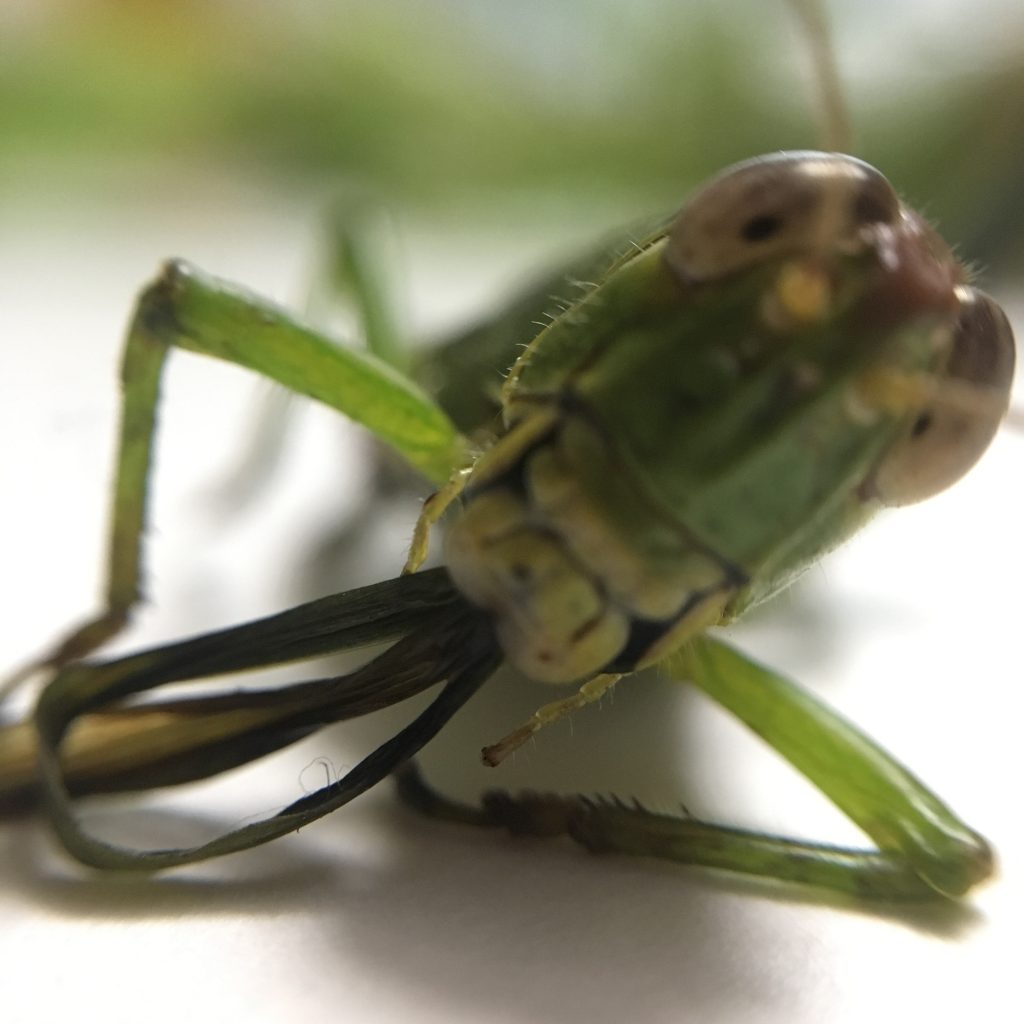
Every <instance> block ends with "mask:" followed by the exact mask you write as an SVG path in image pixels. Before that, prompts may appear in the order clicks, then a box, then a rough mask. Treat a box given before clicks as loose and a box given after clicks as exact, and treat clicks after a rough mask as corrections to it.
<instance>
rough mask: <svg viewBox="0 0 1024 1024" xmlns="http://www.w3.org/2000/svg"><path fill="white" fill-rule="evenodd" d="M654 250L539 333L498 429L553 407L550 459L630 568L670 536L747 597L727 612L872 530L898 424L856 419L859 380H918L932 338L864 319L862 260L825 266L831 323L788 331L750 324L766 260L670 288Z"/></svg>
mask: <svg viewBox="0 0 1024 1024" xmlns="http://www.w3.org/2000/svg"><path fill="white" fill-rule="evenodd" d="M661 249H662V245H661V243H655V244H654V245H652V246H650V247H649V248H647V249H646V250H644V251H643V252H641V253H639V254H638V255H637V256H636V257H635V258H634V259H632V260H631V261H629V262H628V263H626V264H625V265H624V266H622V267H621V268H620V269H619V270H618V271H617V272H616V273H615V274H613V275H612V276H611V277H610V278H609V279H608V280H606V281H605V282H603V283H602V285H601V286H600V287H599V288H598V289H596V290H595V291H594V292H593V293H591V295H590V296H588V297H587V299H585V300H584V301H583V302H582V303H580V304H578V305H577V306H575V307H573V308H572V309H570V310H569V311H567V312H566V313H565V314H564V315H563V316H562V317H560V318H559V319H558V320H556V321H555V322H554V323H553V324H552V325H551V326H550V327H549V328H548V329H547V330H545V331H544V332H542V334H541V335H540V336H539V337H538V338H537V339H536V340H535V341H534V343H533V344H532V345H531V346H530V348H529V349H528V350H527V351H526V352H525V353H524V355H523V357H522V358H521V359H520V360H519V362H518V363H517V364H516V366H515V368H514V369H513V372H512V375H511V377H510V380H509V382H508V386H507V389H506V393H505V410H506V419H507V421H508V422H509V424H510V425H511V424H515V423H518V422H521V421H523V420H525V419H529V418H530V417H531V416H533V415H535V414H536V412H537V410H538V409H541V408H543V409H546V410H547V411H548V412H550V410H551V408H552V406H556V407H558V408H559V409H560V410H561V411H562V412H561V415H562V418H563V421H564V423H565V435H566V436H564V437H563V440H562V442H561V447H562V449H563V451H565V450H567V449H568V450H569V451H571V452H572V453H573V455H572V460H573V462H574V464H575V472H576V473H577V475H578V477H579V479H580V480H581V482H583V483H584V485H585V486H586V488H587V491H588V493H589V494H590V496H591V498H592V499H593V501H594V503H595V506H596V508H597V509H599V510H600V514H601V515H602V516H603V517H604V518H606V519H607V520H608V521H610V522H613V523H615V524H616V528H617V529H621V531H622V532H623V535H624V536H628V537H629V540H630V544H631V545H632V546H633V547H634V548H635V549H636V551H637V554H638V556H639V557H641V558H646V559H654V558H658V559H664V558H665V557H672V556H671V549H672V548H673V547H678V548H679V550H680V551H683V550H684V549H685V548H686V546H687V544H686V543H683V544H681V545H678V546H677V545H674V544H668V545H666V543H665V536H666V527H667V528H668V529H669V530H670V531H673V530H675V531H677V532H678V536H680V537H687V538H691V539H692V540H693V541H694V542H696V543H697V544H699V545H700V546H702V547H705V548H706V549H709V550H710V551H713V552H714V553H715V554H716V555H717V556H718V557H719V558H721V559H722V560H723V561H724V562H727V563H728V564H730V565H731V566H733V567H735V568H736V569H737V570H739V572H740V573H741V574H742V575H745V576H746V577H747V578H748V579H749V580H750V581H751V585H750V586H749V587H748V588H746V589H745V590H744V591H743V593H742V594H741V595H740V597H739V598H738V600H737V602H735V603H734V605H735V607H740V606H746V605H748V604H750V603H752V602H753V601H756V600H759V599H760V598H762V597H764V596H767V594H769V593H771V592H773V591H774V590H776V589H778V587H779V586H781V585H784V583H785V582H787V581H788V580H789V579H790V578H791V577H792V576H793V575H794V574H795V573H796V572H798V571H799V570H800V569H801V568H802V567H803V566H804V565H806V564H807V563H808V562H809V561H811V560H812V559H814V558H815V557H817V556H818V555H820V554H821V553H823V552H824V551H826V550H828V549H830V548H831V547H833V546H835V545H836V544H838V543H839V542H840V541H842V540H843V539H844V537H846V536H847V535H849V534H850V533H851V532H852V531H853V530H855V529H856V528H857V527H858V526H860V525H861V524H862V523H863V522H864V521H865V520H866V519H867V518H868V516H869V515H870V514H871V512H872V511H873V507H872V503H871V502H870V500H869V499H866V498H865V497H863V496H862V488H861V485H862V484H863V482H864V481H865V479H866V478H867V477H868V475H869V474H870V472H871V470H872V467H873V466H874V465H875V464H876V463H877V461H878V459H879V458H880V456H881V455H882V453H883V452H884V451H885V450H886V448H887V447H888V446H890V445H891V444H892V443H893V441H894V440H895V439H896V438H897V437H899V436H901V435H902V434H903V433H905V432H906V430H907V429H909V426H910V423H909V420H908V415H907V414H906V413H902V414H897V413H892V412H884V411H882V410H880V409H872V408H870V407H868V406H867V405H866V404H865V402H864V401H863V400H862V398H861V396H860V394H859V392H858V382H859V381H862V380H863V379H864V374H865V373H867V372H868V371H870V370H872V369H878V368H880V367H886V368H894V369H898V370H900V371H911V372H913V371H918V370H922V369H930V368H931V367H932V365H933V364H934V363H935V361H936V360H937V358H938V356H937V354H936V353H937V352H938V351H940V350H941V346H938V345H936V343H935V332H936V329H937V328H939V329H942V328H943V327H945V326H947V325H945V324H944V323H943V320H942V317H941V316H940V315H939V314H937V313H935V312H934V311H933V312H931V313H927V314H922V313H918V314H915V315H910V314H907V315H906V316H905V317H903V318H901V317H897V316H894V315H893V313H892V311H891V308H885V311H884V313H883V312H880V309H882V308H883V307H881V306H880V305H879V303H877V302H875V301H873V299H874V298H875V294H874V293H875V290H876V289H878V288H879V287H880V286H881V284H880V282H881V276H882V274H883V270H882V269H881V268H880V267H878V265H877V263H873V262H872V257H870V256H860V257H844V258H842V259H841V260H837V261H836V267H835V270H834V273H833V278H834V292H833V301H832V304H831V306H830V311H829V313H828V314H827V315H826V316H825V317H823V318H822V319H821V320H820V321H819V322H817V323H814V324H811V325H805V326H800V327H798V328H790V329H786V328H784V327H782V326H779V324H778V323H777V322H776V323H775V325H774V326H772V320H771V318H770V317H766V314H765V309H766V301H767V300H766V296H767V295H769V293H770V291H771V289H772V288H773V286H774V283H775V281H776V279H777V276H778V274H779V271H780V269H781V267H780V265H779V263H778V262H772V263H769V264H764V265H760V266H758V267H756V268H755V269H753V270H751V271H749V272H745V273H741V274H737V275H734V276H733V277H731V278H729V279H727V280H723V281H718V282H714V283H709V284H704V285H695V286H681V285H679V284H678V283H677V282H676V281H675V280H674V278H673V277H672V275H671V274H670V272H669V271H668V270H667V268H666V267H665V265H664V263H663V261H662V259H661ZM570 437H571V438H572V440H571V442H570ZM641 509H646V510H647V511H646V513H644V512H642V511H641Z"/></svg>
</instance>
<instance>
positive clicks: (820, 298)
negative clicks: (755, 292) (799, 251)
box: [761, 260, 832, 333]
mask: <svg viewBox="0 0 1024 1024" xmlns="http://www.w3.org/2000/svg"><path fill="white" fill-rule="evenodd" d="M831 308H832V282H831V281H830V280H829V277H828V274H826V273H825V271H824V270H823V269H822V268H821V267H820V266H819V265H818V264H817V263H816V262H809V261H807V260H790V261H789V262H788V263H785V264H783V267H782V269H781V270H780V271H779V274H778V277H776V278H775V281H774V283H773V285H772V287H771V288H770V289H769V290H768V292H767V293H766V294H765V297H764V299H763V301H762V304H761V316H762V318H763V319H764V321H765V323H766V324H767V325H768V326H769V327H770V328H772V329H773V330H776V331H779V332H781V333H785V332H788V331H792V330H795V329H796V328H799V327H808V326H810V325H811V324H816V323H820V322H821V321H822V320H824V319H825V317H826V316H828V314H829V311H830V310H831Z"/></svg>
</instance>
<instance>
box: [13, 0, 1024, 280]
mask: <svg viewBox="0 0 1024 1024" xmlns="http://www.w3.org/2000/svg"><path fill="white" fill-rule="evenodd" d="M967 6H968V5H964V4H960V5H956V4H952V3H948V2H945V0H935V2H933V3H931V4H927V5H925V4H924V3H922V2H911V0H905V2H903V3H900V2H899V0H894V2H889V3H881V2H878V0H868V2H863V3H859V4H858V3H853V2H852V0H846V2H837V3H833V4H832V5H831V8H830V11H831V14H832V16H833V19H834V21H835V26H836V28H835V37H836V48H837V51H838V54H839V59H840V63H841V65H842V67H843V70H844V75H845V78H846V81H847V87H848V91H849V94H850V99H851V104H852V107H853V120H854V124H855V126H856V132H857V135H856V140H855V147H854V148H855V149H856V151H857V152H858V154H859V155H862V156H864V157H865V158H866V159H868V160H870V161H871V162H873V163H876V164H877V165H878V166H880V167H881V168H882V169H883V170H884V172H885V173H886V174H887V175H889V176H890V178H891V179H892V180H893V181H894V182H895V183H896V184H897V187H898V188H899V189H900V190H901V191H902V192H903V193H904V194H905V195H906V196H907V197H909V198H910V199H911V200H912V201H913V202H915V203H916V204H918V205H920V206H922V207H923V208H924V209H925V211H926V212H927V213H928V215H929V216H930V217H932V218H933V219H934V220H936V221H937V222H938V223H939V225H940V228H941V230H942V231H943V233H944V234H945V235H946V236H947V238H949V239H950V240H951V241H953V242H954V243H955V244H957V245H958V246H959V247H960V249H961V250H962V251H963V253H964V254H965V255H966V256H967V257H968V258H969V259H971V260H974V261H980V262H981V263H982V264H984V265H985V266H986V267H991V268H993V269H995V270H1009V271H1012V270H1013V269H1016V268H1019V267H1020V266H1021V259H1020V251H1021V245H1020V240H1021V235H1022V234H1024V202H1021V187H1020V181H1021V177H1022V173H1024V128H1022V126H1024V11H1022V9H1021V8H1022V5H1021V4H1019V3H1016V2H1015V3H1011V2H1006V0H1004V2H999V0H988V2H985V3H980V4H974V5H969V10H965V8H966V7H967ZM0 35H2V43H0V197H2V198H0V201H2V202H5V203H12V202H13V203H17V202H18V201H19V200H20V199H22V198H24V197H25V196H26V195H27V194H29V193H35V194H36V197H37V198H38V194H39V193H40V192H42V193H44V194H50V195H52V196H54V197H55V198H57V197H59V198H60V199H62V200H72V201H73V200H74V199H75V198H76V197H78V196H81V195H88V194H89V193H90V192H92V191H104V192H107V193H109V192H114V193H115V194H116V192H117V191H118V190H138V189H140V188H152V189H156V190H158V189H159V188H160V183H161V181H162V180H165V178H166V175H168V174H206V173H216V174H218V175H221V176H224V177H226V178H227V179H229V180H230V179H231V178H232V177H239V178H244V179H246V180H247V181H252V180H256V181H257V182H260V183H264V184H266V186H267V188H271V189H274V190H275V191H279V190H282V189H283V190H286V191H288V192H289V193H291V194H293V195H296V196H303V195H306V196H309V198H310V202H311V203H312V202H314V201H317V200H318V199H319V198H321V197H323V196H325V195H329V194H330V193H331V192H332V191H333V190H346V189H359V190H368V189H369V190H372V191H373V192H374V193H375V194H376V195H379V196H380V197H382V198H383V199H384V200H386V201H387V202H388V203H389V204H390V205H392V206H393V207H395V208H397V209H399V210H402V209H407V208H408V209H415V210H416V211H417V214H419V215H426V216H428V218H436V219H438V220H443V219H444V218H450V217H465V218H468V217H471V216H472V217H475V218H482V219H483V220H484V221H486V220H488V219H489V218H491V217H492V215H493V223H497V224H501V223H502V222H503V221H506V220H512V219H516V220H518V219H521V218H523V217H526V216H529V215H531V214H534V213H535V214H536V215H537V216H538V217H543V216H545V215H546V214H545V211H549V210H550V209H551V206H552V204H557V205H559V206H560V207H562V208H566V207H575V208H577V210H578V211H581V212H582V213H583V215H586V211H588V210H595V211H596V210H600V211H601V212H600V214H595V217H598V216H599V217H601V218H607V223H601V224H595V233H598V232H599V231H600V230H601V229H602V228H604V227H606V226H607V224H609V223H614V222H615V221H616V220H629V219H631V218H634V217H637V216H642V215H645V214H648V213H651V212H657V211H659V210H662V209H665V208H671V207H673V206H674V205H676V204H678V203H679V202H680V200H681V199H682V197H683V196H684V195H685V193H686V191H687V189H688V188H689V187H691V186H692V185H693V184H694V183H695V182H696V181H698V180H700V179H701V178H703V177H705V176H707V175H708V174H709V173H712V172H713V171H715V170H716V169H718V168H720V167H722V166H724V165H725V164H727V163H729V162H731V161H733V160H736V159H740V158H743V157H746V156H749V155H752V154H754V153H758V152H762V151H768V150H772V149H779V148H791V147H804V148H807V147H812V146H814V145H815V144H816V142H817V140H818V139H819V137H820V136H819V131H818V128H817V127H816V124H815V118H816V102H817V97H816V95H815V88H814V86H813V84H812V83H811V80H810V78H809V75H808V71H807V65H808V58H807V52H806V45H805V43H804V40H803V39H802V37H801V36H800V34H799V31H798V30H797V28H796V26H795V23H794V19H793V17H792V14H791V12H790V10H789V8H788V6H787V5H786V4H785V3H784V2H783V0H770V2H769V0H765V2H757V3H753V2H749V0H747V2H740V0H718V2H711V0H703V2H697V0H671V2H670V0H637V2H633V3H630V4H621V3H615V2H611V0H559V2H558V3H557V4H552V3H550V2H548V3H544V2H540V0H520V2H516V3H508V2H499V0H388V2H382V0H340V2H328V0H294V2H290V3H288V4H279V3H272V2H269V0H263V2H260V0H220V2H215V0H65V2H63V3H61V2H55V0H44V2H38V3H34V4H31V5H29V4H25V3H22V2H19V0H13V2H6V3H0Z"/></svg>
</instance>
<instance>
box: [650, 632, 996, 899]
mask: <svg viewBox="0 0 1024 1024" xmlns="http://www.w3.org/2000/svg"><path fill="white" fill-rule="evenodd" d="M660 668H661V669H662V670H663V671H665V672H667V673H668V674H669V675H671V676H673V677H674V678H677V679H681V680H689V681H691V682H693V683H694V684H695V685H696V686H698V687H699V688H700V689H701V690H703V691H704V692H705V693H706V694H707V695H708V696H710V697H711V698H712V699H713V700H715V701H717V702H718V703H719V704H721V705H722V706H723V707H725V708H726V709H727V710H729V711H731V712H732V713H733V714H734V715H736V716H737V717H738V718H739V719H740V720H741V721H742V722H743V723H744V724H745V725H747V726H748V727H749V728H750V729H752V730H753V731H754V732H755V733H757V735H759V736H760V737H761V738H762V739H764V740H765V741H766V742H767V743H768V744H769V745H770V746H772V747H773V748H774V749H775V750H776V751H777V752H778V753H779V754H781V755H782V757H784V758H785V759H786V760H787V761H789V762H790V764H792V765H793V766H794V767H795V768H796V769H797V770H798V771H799V772H801V773H802V774H803V775H805V776H806V777H807V778H808V779H809V780H810V781H811V782H812V783H814V785H815V786H817V788H818V789H820V790H821V792H822V793H823V794H824V795H825V796H827V797H828V798H829V799H830V800H831V801H832V802H833V803H834V804H835V805H836V806H837V807H838V808H839V809H840V810H841V811H842V812H843V813H844V814H845V815H846V816H847V817H848V818H850V820H851V821H853V822H854V824H856V825H857V826H858V827H860V828H861V829H862V830H863V831H864V832H865V833H866V834H867V835H868V836H869V837H870V838H871V839H872V840H873V841H874V842H875V843H876V844H877V846H878V851H879V855H880V856H881V857H882V858H883V859H884V860H885V861H886V862H889V861H892V860H899V861H901V862H902V863H903V864H905V865H906V866H907V867H909V869H910V870H911V871H912V872H913V873H914V874H916V875H917V876H918V877H919V878H920V879H921V880H922V881H923V882H924V883H926V884H927V885H929V886H931V887H932V889H934V890H935V891H936V892H938V893H942V894H943V895H947V896H954V897H955V896H960V895H962V894H963V893H965V892H966V891H967V890H968V889H970V888H971V887H972V886H973V885H975V884H977V883H978V882H981V881H982V880H984V879H985V878H987V877H988V876H989V875H990V874H991V872H992V868H993V863H992V851H991V849H990V848H989V846H988V844H987V843H986V841H985V840H984V839H983V838H982V837H981V836H980V835H978V833H976V832H974V831H973V830H972V829H970V828H968V826H967V825H965V824H964V823H963V822H961V821H960V819H959V818H957V817H956V815H954V814H953V812H952V811H951V810H950V809H949V808H948V807H946V805H945V804H943V803H942V802H941V801H940V800H939V799H938V797H936V796H935V795H934V794H933V793H932V792H931V791H930V790H928V789H926V788H925V786H924V785H923V784H922V783H921V782H920V781H919V780H918V779H916V778H915V777H914V776H913V775H911V773H910V772H909V771H907V769H906V768H904V767H903V766H902V765H901V764H900V763H899V762H898V761H896V760H895V759H894V758H892V757H891V756H890V755H889V754H887V753H886V752H885V751H884V750H882V749H881V748H880V747H879V746H878V745H877V744H875V743H874V742H873V741H872V740H870V739H869V738H868V737H867V736H865V735H864V734H863V733H861V732H859V731H858V730H857V729H855V728H854V727H853V726H852V725H851V724H850V723H849V722H847V721H846V720H845V719H843V718H842V717H840V716H839V715H838V714H837V713H836V712H835V711H832V710H831V709H830V708H828V707H827V706H826V705H825V704H823V703H822V702H820V701H818V700H817V699H816V698H814V697H813V696H812V695H810V694H809V693H807V692H806V691H804V690H803V689H801V688H800V687H798V686H796V685H795V684H794V683H792V682H790V681H789V680H788V679H785V678H784V677H782V676H780V675H777V674H776V673H774V672H772V671H770V670H769V669H766V668H764V667H763V666H761V665H758V664H756V663H755V662H753V661H751V660H749V659H748V658H747V657H745V656H744V655H742V654H740V653H739V652H738V651H735V650H733V649H732V648H731V647H729V646H727V645H726V644H724V643H722V642H721V641H718V640H713V639H711V638H710V637H708V636H702V637H700V638H698V639H697V640H695V641H693V642H692V643H691V644H689V645H688V646H687V647H685V648H684V649H683V650H681V651H679V652H677V653H676V654H674V655H672V656H670V658H668V659H666V660H665V661H664V662H662V663H661V665H660ZM729 845H730V846H733V847H735V843H730V844H729ZM823 849H824V850H825V851H826V852H825V853H823V854H822V856H823V857H824V858H825V859H826V860H827V859H829V858H830V857H831V856H832V853H831V852H829V849H830V848H827V847H825V848H823ZM734 852H736V851H734ZM844 855H845V854H844ZM857 856H858V858H859V856H860V855H859V854H858V855H857ZM803 859H805V855H803V854H801V855H800V856H798V857H797V858H796V859H795V860H794V864H793V867H794V871H796V866H797V863H798V862H800V861H801V860H803ZM858 863H860V861H859V859H858V860H857V861H855V862H851V863H850V864H849V865H848V867H849V870H850V871H851V872H852V874H853V875H856V874H858V873H859V869H858V868H857V866H856V865H857V864H858ZM725 866H729V865H725ZM734 869H735V868H734ZM741 869H742V870H748V871H752V872H753V873H764V872H763V871H761V870H760V869H759V868H758V866H757V860H756V843H755V844H754V846H753V847H752V849H751V862H750V865H749V866H748V867H747V868H741ZM830 870H831V869H830ZM798 880H799V879H798Z"/></svg>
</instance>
